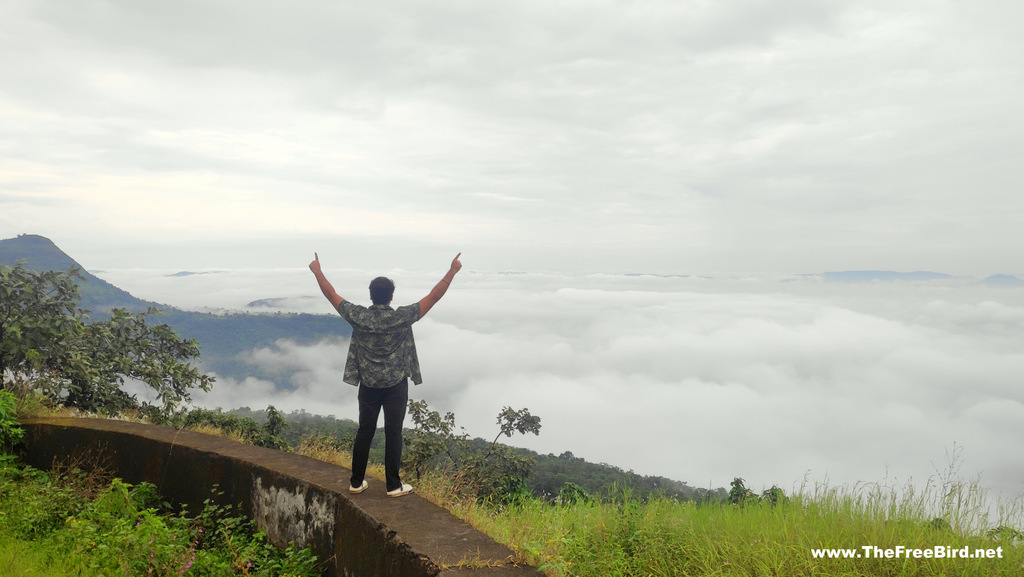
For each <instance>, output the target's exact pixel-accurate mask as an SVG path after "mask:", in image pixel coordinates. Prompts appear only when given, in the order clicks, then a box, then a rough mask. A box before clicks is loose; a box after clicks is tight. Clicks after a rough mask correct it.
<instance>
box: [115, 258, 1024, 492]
mask: <svg viewBox="0 0 1024 577" xmlns="http://www.w3.org/2000/svg"><path fill="white" fill-rule="evenodd" d="M97 272H98V274H99V276H101V277H102V278H104V279H105V280H108V281H110V282H112V283H114V284H115V285H118V286H120V287H122V288H125V289H127V290H129V292H131V293H132V294H134V295H135V296H138V297H140V298H145V299H147V300H153V301H157V302H162V303H167V304H170V305H173V306H177V307H181V308H185V309H191V310H203V311H214V312H216V311H237V310H259V311H267V310H280V311H294V312H314V313H323V314H332V311H331V308H330V305H329V304H328V303H327V301H326V300H325V299H323V297H322V296H321V295H320V294H319V291H318V289H317V287H316V284H315V282H314V280H313V278H312V275H311V274H310V273H309V271H308V270H306V269H304V268H302V269H299V268H295V269H272V270H258V269H246V270H206V271H193V273H201V274H186V275H176V276H175V275H172V273H175V272H178V271H160V270H139V269H117V270H107V271H97ZM327 274H328V277H329V278H330V279H331V280H332V282H333V283H334V284H335V287H336V288H337V290H338V292H339V293H340V294H341V295H342V296H345V297H346V298H348V299H350V300H354V301H356V302H363V303H366V304H368V295H367V290H366V284H367V282H368V280H369V278H371V277H372V276H375V275H376V274H380V273H379V272H374V273H372V274H371V273H368V272H365V271H360V270H351V269H336V270H327ZM384 274H387V275H389V276H391V277H392V278H394V279H395V281H396V284H397V285H398V289H397V291H396V296H395V304H407V303H411V302H415V301H417V300H419V299H420V298H421V297H422V296H424V295H425V294H426V293H427V292H428V291H429V290H430V288H431V287H432V286H433V284H434V282H436V280H437V278H436V277H437V275H436V274H425V273H419V272H412V271H402V270H394V271H385V272H384ZM260 299H274V300H272V301H269V304H270V305H271V306H266V304H267V303H264V306H260V307H256V308H253V307H247V305H248V304H249V303H251V302H253V301H257V300H260ZM338 322H343V321H342V320H340V318H339V321H338ZM415 334H416V342H417V346H418V350H419V355H420V360H421V367H422V372H423V377H424V382H423V384H422V385H420V386H417V387H414V388H412V389H411V391H410V395H411V396H412V397H413V398H417V399H424V400H426V401H428V402H429V404H430V406H431V407H432V408H433V409H435V410H438V411H440V412H442V413H444V412H446V411H452V412H454V413H455V415H456V418H457V422H458V423H459V424H460V425H461V426H463V427H465V428H466V429H467V431H468V432H469V433H470V434H472V435H474V436H481V437H488V438H490V437H493V435H494V434H496V433H497V428H496V426H495V416H496V414H497V413H498V412H499V411H500V410H501V409H502V408H503V407H504V406H511V407H513V408H517V409H518V408H522V407H528V408H529V409H530V411H531V412H532V413H533V414H535V415H539V416H540V417H541V418H542V425H543V429H542V431H541V434H540V436H537V437H534V436H530V437H517V438H514V439H512V443H513V444H516V445H519V446H524V447H528V448H531V449H534V450H536V451H540V452H542V453H555V454H558V453H561V452H563V451H572V452H573V453H574V454H576V455H577V456H580V457H584V458H586V459H588V460H591V461H595V462H606V463H609V464H613V465H616V466H618V467H621V468H623V469H627V470H628V469H632V470H634V471H636V472H637V473H641V474H648V475H662V476H667V477H671V478H674V479H678V480H681V481H685V482H687V483H690V484H691V485H695V486H703V487H708V486H710V487H721V486H728V484H729V482H730V481H731V480H732V479H733V477H737V476H739V477H743V478H745V479H746V480H747V481H748V485H749V486H751V487H753V488H755V489H760V488H766V487H768V486H771V485H773V484H778V485H779V486H782V487H783V488H786V489H787V490H788V489H791V488H795V487H798V486H800V485H801V484H802V483H805V482H807V481H810V482H812V483H817V482H823V481H827V482H829V483H830V484H845V483H851V484H852V483H857V482H875V481H882V480H889V481H890V482H892V481H895V482H906V481H912V482H920V483H923V482H925V481H926V480H927V479H928V478H929V477H931V476H935V475H939V474H945V473H946V472H947V469H948V468H949V466H950V460H951V455H958V459H957V463H956V465H955V466H956V467H957V468H958V471H957V472H958V473H959V474H960V475H961V476H962V477H964V478H965V479H969V480H970V479H974V478H976V477H980V482H981V484H982V485H983V486H985V487H988V488H991V489H994V490H995V491H996V492H997V493H998V494H1003V495H1006V496H1015V495H1017V494H1020V493H1022V492H1024V454H1022V453H1021V452H1020V451H1017V450H1016V445H1017V441H1018V440H1019V438H1020V424H1021V423H1022V422H1024V388H1022V387H1021V378H1022V375H1024V288H1019V287H995V286H986V285H983V284H981V283H979V282H978V281H977V280H975V279H967V278H949V279H940V280H934V281H928V282H900V281H895V282H871V283H855V284H846V283H834V282H826V281H825V280H823V279H822V277H820V276H815V275H806V276H805V275H792V276H777V277H771V276H756V277H755V276H751V277H743V276H737V275H709V276H678V277H673V276H654V275H609V274H557V273H519V272H508V273H483V272H474V271H469V270H466V271H464V272H463V273H462V274H460V275H459V276H458V277H457V278H456V281H455V282H454V283H453V286H452V289H451V290H450V292H449V293H448V295H447V296H446V297H445V298H444V300H443V301H442V302H441V303H440V304H439V305H437V307H435V308H434V309H433V310H432V311H431V312H430V314H429V315H428V316H427V317H425V318H424V319H423V320H422V321H420V322H419V323H418V324H417V325H416V328H415ZM347 346H348V343H347V341H345V340H339V341H325V342H322V343H318V344H314V345H310V346H299V345H296V344H295V343H293V342H288V341H279V342H278V343H277V344H276V345H275V346H272V347H269V348H262V349H258V350H254V351H250V352H248V353H246V354H245V358H246V360H247V361H248V362H250V363H251V364H252V365H253V366H257V367H260V368H262V369H264V370H268V371H276V372H278V373H279V374H283V375H288V377H287V384H288V388H285V387H280V386H275V384H274V383H271V382H268V381H264V380H260V379H256V378H248V379H245V380H242V381H237V380H234V379H227V378H219V379H218V381H217V383H216V385H215V387H214V389H213V391H212V392H210V393H209V394H197V395H195V398H194V400H195V402H196V404H198V405H202V406H207V407H222V408H225V409H230V408H236V407H240V406H249V407H252V408H254V409H256V408H265V407H266V406H267V405H269V404H272V405H274V406H275V407H277V408H278V409H282V410H285V411H289V412H290V411H295V410H300V409H301V410H305V411H307V412H310V413H315V414H323V415H335V416H337V417H347V418H354V417H355V415H356V388H355V387H352V386H350V385H347V384H344V383H342V379H341V376H342V370H343V368H344V360H345V351H346V350H347Z"/></svg>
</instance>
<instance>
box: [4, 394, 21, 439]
mask: <svg viewBox="0 0 1024 577" xmlns="http://www.w3.org/2000/svg"><path fill="white" fill-rule="evenodd" d="M17 406H18V400H17V399H16V398H15V397H14V395H13V394H12V393H11V392H9V391H2V390H0V449H2V450H5V451H6V450H10V448H11V447H13V446H14V445H16V444H18V443H20V442H21V440H22V439H23V438H24V437H25V431H24V430H23V429H22V428H21V426H20V425H19V423H18V420H17V419H16V418H15V411H16V410H17Z"/></svg>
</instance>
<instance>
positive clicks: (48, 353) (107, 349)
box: [0, 263, 213, 414]
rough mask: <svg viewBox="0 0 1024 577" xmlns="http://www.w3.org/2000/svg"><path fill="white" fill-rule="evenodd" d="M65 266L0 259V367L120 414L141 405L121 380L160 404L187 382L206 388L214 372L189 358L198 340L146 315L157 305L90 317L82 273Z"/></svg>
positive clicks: (78, 404) (47, 390)
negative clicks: (47, 267)
mask: <svg viewBox="0 0 1024 577" xmlns="http://www.w3.org/2000/svg"><path fill="white" fill-rule="evenodd" d="M81 278H82V276H81V275H80V274H79V272H78V270H77V269H70V270H68V271H67V272H56V271H41V272H36V271H31V270H28V269H26V268H25V267H24V266H23V265H22V264H21V263H16V264H15V265H14V266H13V267H10V268H8V267H5V266H0V297H2V301H0V302H2V304H0V339H2V340H0V372H2V374H3V375H4V378H5V379H6V376H7V373H6V371H10V373H11V374H12V375H14V378H15V379H16V380H23V381H28V382H31V383H33V384H34V386H35V387H36V388H37V389H38V390H39V391H40V392H42V393H43V394H44V395H46V396H47V397H48V398H50V399H51V400H52V401H56V402H59V403H61V404H64V405H66V406H69V407H75V408H78V409H82V410H84V411H91V412H98V413H104V414H117V413H120V412H121V411H123V410H125V409H128V408H135V407H138V406H139V402H138V400H137V399H136V398H135V397H133V396H129V395H128V394H127V393H125V392H124V391H123V390H122V388H121V386H122V385H123V384H124V383H125V382H126V381H129V380H130V381H137V382H141V383H144V384H146V385H148V386H149V387H150V388H151V389H152V390H153V391H154V392H155V394H156V398H157V399H158V405H157V407H158V410H160V411H163V412H172V411H174V410H175V409H176V408H177V407H178V406H180V405H181V404H182V403H185V402H187V401H189V400H190V394H189V391H190V389H193V388H200V389H202V390H209V389H210V387H211V386H212V383H213V379H212V377H209V376H207V375H205V374H202V373H200V372H199V371H198V370H197V369H196V368H195V367H193V366H192V365H191V364H190V361H191V360H193V359H196V358H198V355H199V345H198V344H197V343H196V341H193V340H185V339H182V338H181V337H179V336H178V335H177V334H176V333H175V332H174V331H173V330H172V329H171V328H170V326H168V325H166V324H155V323H152V322H151V319H152V317H153V316H155V315H156V314H158V312H159V311H157V310H156V309H152V308H151V309H149V310H148V311H146V312H142V313H130V312H128V311H127V310H125V309H117V308H115V309H113V310H112V311H111V312H110V316H109V318H107V319H106V320H102V321H91V322H90V320H89V318H88V311H85V310H82V309H81V308H80V307H79V306H78V302H79V289H78V285H77V284H76V283H75V280H76V279H81Z"/></svg>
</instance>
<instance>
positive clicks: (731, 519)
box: [417, 477, 1024, 577]
mask: <svg viewBox="0 0 1024 577" xmlns="http://www.w3.org/2000/svg"><path fill="white" fill-rule="evenodd" d="M446 486H447V481H446V480H445V479H444V478H443V477H432V478H428V479H422V480H421V481H420V483H419V485H418V486H417V491H418V492H419V493H420V494H421V495H425V496H427V497H428V498H430V499H431V500H434V501H435V502H438V503H439V504H441V505H443V506H446V507H448V508H449V509H450V510H452V511H453V512H454V513H455V514H456V515H458V516H460V517H462V518H464V519H466V520H467V521H469V522H470V523H472V524H473V525H475V526H476V527H477V528H478V529H480V530H481V531H483V532H485V533H487V534H489V535H491V536H492V537H493V538H494V539H496V540H497V541H500V542H503V543H505V544H507V545H509V546H510V547H511V548H512V549H514V550H515V551H516V552H517V553H518V554H519V555H520V556H521V557H522V558H523V560H524V561H526V562H528V563H530V564H531V565H535V566H537V567H540V568H541V569H542V570H543V571H544V572H545V573H547V574H549V575H565V576H605V575H623V576H625V575H644V576H647V575H664V576H680V575H723V576H724V575H737V576H738V575H743V576H769V575H772V576H774V575H778V576H803V575H806V576H810V575H828V576H847V575H849V576H862V575H878V576H894V577H895V576H940V575H963V576H974V575H977V576H982V575H984V576H992V575H996V576H999V575H1022V574H1024V543H1022V541H1021V540H1020V539H1019V538H1020V533H1014V531H1015V530H1016V531H1019V530H1020V529H1021V527H1022V521H1024V515H1022V514H1021V510H1022V507H1021V502H1020V501H1019V500H1018V501H1014V502H1010V503H1001V504H997V507H996V509H997V510H996V512H995V513H990V512H989V509H988V504H989V503H990V501H989V500H988V499H986V497H985V494H984V491H983V490H982V489H981V488H980V486H979V484H978V483H976V482H969V483H963V482H959V481H956V480H953V479H946V480H945V481H942V482H932V483H929V484H927V485H926V486H925V487H923V488H917V487H914V486H912V485H909V484H908V485H905V486H899V487H897V486H889V485H884V484H870V485H862V486H857V487H852V488H829V487H824V486H817V487H812V488H805V489H804V490H802V491H800V492H799V493H798V494H797V495H794V496H791V497H790V498H789V499H787V500H785V501H784V502H781V503H779V504H778V505H776V506H771V505H769V504H767V503H765V504H762V503H759V502H757V501H750V502H748V503H747V504H746V505H744V506H737V505H731V504H723V503H714V504H698V503H695V502H679V501H675V500H671V499H659V498H654V499H650V500H648V501H646V502H641V501H639V500H637V499H634V498H633V497H632V496H631V494H630V493H629V492H628V491H623V492H622V493H620V494H619V495H618V496H616V498H615V499H611V500H609V499H606V500H594V501H591V502H589V503H577V504H575V505H571V506H558V505H553V504H549V503H543V502H540V501H537V500H526V501H524V502H522V503H520V504H519V505H516V506H513V507H506V508H501V509H498V510H495V508H494V507H490V506H487V505H481V504H478V503H474V502H472V501H465V500H457V499H454V498H453V497H452V493H451V491H449V490H447V489H446ZM993 517H994V518H993ZM995 527H1003V530H1002V531H1001V532H998V534H996V533H995V532H991V530H992V529H993V528H995ZM990 532H991V533H990ZM1014 537H1017V540H1016V541H1015V540H1014ZM864 546H873V547H877V548H879V549H880V550H882V551H884V550H886V549H892V550H893V551H894V552H895V550H896V548H897V547H898V546H901V547H904V548H907V549H921V550H925V549H928V550H932V551H934V550H935V548H936V547H942V548H943V552H944V553H946V552H948V551H949V550H948V549H945V548H947V547H948V548H953V549H958V550H960V549H963V548H964V547H968V548H969V550H970V551H973V550H974V549H976V548H982V549H995V548H997V547H1001V548H1002V554H1003V558H1002V559H960V558H956V559H949V558H946V559H929V558H923V557H922V558H912V557H911V558H903V557H901V558H899V559H896V558H885V557H878V558H873V555H874V551H875V550H874V549H872V550H871V552H870V554H869V553H868V552H865V551H864V550H863V549H862V547H864ZM815 548H844V549H854V550H855V552H856V553H858V554H860V555H862V557H861V558H850V559H821V558H815V557H814V556H813V555H812V552H811V551H812V549H815ZM883 554H884V553H883Z"/></svg>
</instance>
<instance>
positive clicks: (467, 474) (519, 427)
mask: <svg viewBox="0 0 1024 577" xmlns="http://www.w3.org/2000/svg"><path fill="white" fill-rule="evenodd" d="M409 416H410V419H411V420H412V422H413V424H414V425H415V428H414V429H412V430H411V431H407V432H406V435H405V447H406V449H405V454H404V455H403V459H404V462H405V463H404V464H405V466H406V467H407V468H409V469H412V470H413V471H415V472H416V475H417V477H420V476H421V475H422V474H423V473H424V471H425V470H426V469H427V468H428V467H439V468H442V469H445V470H447V471H449V472H450V473H451V474H452V475H453V476H454V477H455V478H456V479H457V480H458V482H457V483H456V487H455V489H456V490H457V491H462V492H465V493H469V494H472V495H474V496H475V497H476V498H478V499H481V500H487V501H491V502H493V503H496V504H501V505H509V504H514V503H516V502H519V501H521V500H522V499H524V498H526V497H528V496H529V495H530V492H529V488H528V487H527V485H526V482H525V481H526V479H527V478H528V477H529V476H530V472H531V469H532V467H533V463H534V461H533V459H532V458H530V457H528V456H523V455H521V454H519V453H518V452H516V450H515V449H513V448H512V447H509V446H508V445H503V444H499V443H498V439H499V438H500V437H501V436H502V435H505V436H507V437H511V436H512V434H513V432H519V433H523V434H525V433H528V432H529V433H533V434H535V435H538V434H540V417H535V416H533V415H531V414H530V411H529V410H528V409H522V410H519V411H516V410H513V409H512V408H510V407H505V408H504V409H502V411H501V412H500V413H498V426H499V429H500V430H499V432H498V434H497V435H496V436H495V437H494V440H493V441H491V443H490V444H488V445H486V446H483V447H481V446H479V444H474V443H473V442H471V441H470V439H469V435H468V434H466V433H465V431H464V430H463V432H461V433H459V434H456V426H455V415H454V414H452V413H447V414H446V415H445V416H444V417H442V416H441V415H440V414H439V413H438V412H437V411H431V410H430V408H429V407H428V406H427V403H426V401H414V400H411V399H410V401H409Z"/></svg>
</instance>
